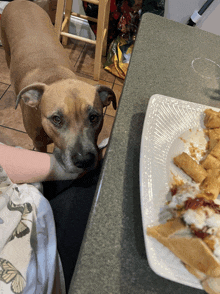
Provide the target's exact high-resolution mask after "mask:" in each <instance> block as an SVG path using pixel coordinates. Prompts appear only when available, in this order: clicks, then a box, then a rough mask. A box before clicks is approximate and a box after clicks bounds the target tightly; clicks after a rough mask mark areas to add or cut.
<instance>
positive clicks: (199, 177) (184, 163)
mask: <svg viewBox="0 0 220 294" xmlns="http://www.w3.org/2000/svg"><path fill="white" fill-rule="evenodd" d="M173 161H174V164H175V165H176V166H178V167H179V168H181V169H182V170H183V171H184V172H185V173H186V174H187V175H188V176H190V177H191V178H192V179H193V180H194V181H195V182H196V183H201V182H202V181H203V180H204V179H205V178H206V176H207V171H206V170H205V169H204V168H203V167H202V166H201V165H200V164H198V163H197V162H196V161H195V160H193V159H192V158H191V157H190V156H189V155H188V154H187V153H185V152H183V153H181V154H180V155H178V156H176V157H174V159H173Z"/></svg>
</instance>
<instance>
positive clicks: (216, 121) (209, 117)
mask: <svg viewBox="0 0 220 294" xmlns="http://www.w3.org/2000/svg"><path fill="white" fill-rule="evenodd" d="M204 113H205V118H204V125H205V127H206V128H208V129H213V128H219V127H220V113H219V112H216V111H214V110H212V109H206V110H205V111H204Z"/></svg>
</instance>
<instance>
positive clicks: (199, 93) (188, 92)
mask: <svg viewBox="0 0 220 294" xmlns="http://www.w3.org/2000/svg"><path fill="white" fill-rule="evenodd" d="M198 58H200V59H198ZM202 58H204V60H205V61H204V62H206V61H207V60H211V61H210V62H211V69H210V70H209V71H208V72H207V71H205V70H204V68H203V63H200V62H199V63H197V62H198V61H201V60H203V59H202ZM214 62H215V63H217V64H220V37H219V36H216V35H214V34H210V33H206V32H204V31H202V30H200V29H198V28H192V27H189V26H186V25H182V24H179V23H176V22H173V21H171V20H167V19H165V18H163V17H160V16H156V15H153V14H148V13H147V14H145V15H144V16H143V18H142V21H141V25H140V28H139V33H138V37H137V40H136V43H135V47H134V51H133V54H132V58H131V62H130V65H129V70H128V74H127V77H126V81H125V85H124V89H123V93H122V97H121V100H120V104H119V109H118V112H117V116H116V120H115V124H114V127H113V132H112V136H111V140H110V144H109V146H108V150H107V156H106V159H105V164H104V167H103V170H102V173H101V176H100V182H99V185H98V189H97V192H96V197H95V200H94V203H93V207H92V211H91V214H90V219H89V222H88V225H87V230H86V233H85V238H84V241H83V245H82V248H81V252H80V256H79V259H78V262H77V267H76V270H75V273H74V276H73V279H72V283H71V287H70V291H69V293H77V294H99V293H100V294H105V293H108V294H114V293H121V294H136V293H137V294H142V293H147V294H159V293H160V294H161V293H163V294H170V293H176V294H177V293H178V294H185V293H193V294H199V293H204V292H203V291H201V290H197V289H193V288H190V287H187V286H184V285H181V284H178V283H174V282H171V281H169V280H166V279H164V278H161V277H159V276H158V275H156V274H155V273H154V272H153V271H152V270H151V269H150V267H149V265H148V261H147V258H146V253H145V247H144V237H143V230H142V223H141V210H140V191H139V156H140V143H141V135H142V126H143V122H144V117H145V113H146V109H147V104H148V100H149V98H150V97H151V96H152V95H153V94H163V95H167V96H171V97H175V98H179V99H183V100H187V101H193V102H197V103H202V104H207V105H211V106H215V107H220V100H219V94H220V90H219V82H220V79H218V78H213V76H216V77H218V75H219V77H220V68H219V66H217V65H216V64H215V63H214ZM192 65H193V66H196V68H195V69H196V70H197V72H196V71H195V70H194V69H193V66H192Z"/></svg>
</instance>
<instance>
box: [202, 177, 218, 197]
mask: <svg viewBox="0 0 220 294" xmlns="http://www.w3.org/2000/svg"><path fill="white" fill-rule="evenodd" d="M199 188H200V190H201V191H203V192H205V194H206V195H207V198H208V199H211V200H214V199H216V198H217V197H218V194H219V181H218V179H217V178H216V177H213V176H212V175H208V176H207V177H206V178H205V179H204V180H203V181H202V183H201V184H200V186H199Z"/></svg>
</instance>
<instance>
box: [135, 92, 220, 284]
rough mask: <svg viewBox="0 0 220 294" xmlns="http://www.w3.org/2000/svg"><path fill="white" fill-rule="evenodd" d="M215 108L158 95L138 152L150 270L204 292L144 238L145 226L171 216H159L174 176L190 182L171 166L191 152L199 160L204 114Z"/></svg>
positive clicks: (203, 145)
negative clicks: (182, 154)
mask: <svg viewBox="0 0 220 294" xmlns="http://www.w3.org/2000/svg"><path fill="white" fill-rule="evenodd" d="M207 108H212V109H213V110H215V111H219V109H218V108H213V107H210V106H205V105H202V104H197V103H192V102H188V101H183V100H179V99H175V98H171V97H167V96H163V95H159V94H155V95H153V96H152V97H151V98H150V101H149V104H148V108H147V112H146V116H145V121H144V126H143V132H142V141H141V152H140V196H141V212H142V222H143V230H144V239H145V248H146V253H147V258H148V262H149V265H150V267H151V269H152V270H153V271H154V272H155V273H156V274H158V275H160V276H162V277H163V278H166V279H169V280H172V281H175V282H178V283H181V284H184V285H187V286H191V287H194V288H198V289H203V288H202V286H201V284H200V282H199V280H198V279H197V278H196V277H195V276H194V275H192V274H190V273H189V272H188V271H187V270H186V268H185V267H184V265H183V264H182V263H181V261H180V259H179V258H177V257H176V256H175V255H174V254H173V253H172V252H171V251H170V250H169V249H168V248H166V247H165V246H163V245H162V244H161V243H159V242H158V241H157V240H156V239H154V238H152V237H149V236H147V234H146V230H147V227H148V226H153V225H157V224H159V223H162V222H165V221H166V220H167V219H168V218H170V216H171V215H169V214H164V215H163V214H161V211H163V209H164V207H165V203H166V201H167V200H169V197H171V196H170V193H169V191H170V184H171V182H172V180H173V176H174V175H175V176H180V177H181V178H182V179H183V180H184V181H188V182H192V180H191V179H190V177H188V176H187V175H186V174H185V173H184V172H183V171H182V170H180V169H179V168H177V167H176V166H175V165H174V164H173V157H175V156H177V155H179V154H180V153H182V152H183V151H184V152H187V153H188V154H189V155H190V148H193V149H194V150H195V152H196V154H197V160H199V159H201V157H202V152H203V151H205V148H206V143H207V138H206V137H205V134H204V123H203V121H204V110H205V109H207Z"/></svg>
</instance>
